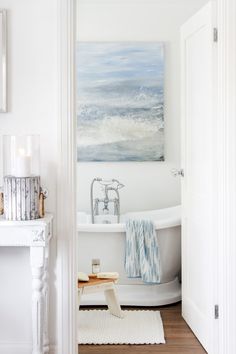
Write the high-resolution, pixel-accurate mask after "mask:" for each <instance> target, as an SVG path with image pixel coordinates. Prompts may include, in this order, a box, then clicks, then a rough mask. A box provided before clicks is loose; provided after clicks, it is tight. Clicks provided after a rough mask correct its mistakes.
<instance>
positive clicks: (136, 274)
mask: <svg viewBox="0 0 236 354" xmlns="http://www.w3.org/2000/svg"><path fill="white" fill-rule="evenodd" d="M125 271H126V274H127V276H128V277H129V278H141V279H142V280H143V281H144V282H145V283H154V284H157V283H160V257H159V249H158V241H157V235H156V231H155V227H154V224H153V222H152V221H150V220H131V219H130V220H128V221H127V222H126V245H125Z"/></svg>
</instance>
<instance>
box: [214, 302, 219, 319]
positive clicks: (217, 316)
mask: <svg viewBox="0 0 236 354" xmlns="http://www.w3.org/2000/svg"><path fill="white" fill-rule="evenodd" d="M214 312H215V319H216V320H217V319H218V318H219V305H215V311H214Z"/></svg>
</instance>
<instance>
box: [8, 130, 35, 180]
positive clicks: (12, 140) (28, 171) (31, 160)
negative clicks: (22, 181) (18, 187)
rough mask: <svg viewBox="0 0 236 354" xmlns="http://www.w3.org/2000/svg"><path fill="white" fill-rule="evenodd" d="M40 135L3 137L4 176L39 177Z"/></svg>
mask: <svg viewBox="0 0 236 354" xmlns="http://www.w3.org/2000/svg"><path fill="white" fill-rule="evenodd" d="M39 163H40V149H39V135H19V136H16V135H5V136H3V175H4V176H14V177H33V176H39Z"/></svg>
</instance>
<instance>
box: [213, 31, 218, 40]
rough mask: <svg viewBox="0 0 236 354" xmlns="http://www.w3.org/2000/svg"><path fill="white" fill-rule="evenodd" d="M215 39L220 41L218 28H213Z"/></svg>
mask: <svg viewBox="0 0 236 354" xmlns="http://www.w3.org/2000/svg"><path fill="white" fill-rule="evenodd" d="M213 41H214V42H218V28H216V27H215V28H213Z"/></svg>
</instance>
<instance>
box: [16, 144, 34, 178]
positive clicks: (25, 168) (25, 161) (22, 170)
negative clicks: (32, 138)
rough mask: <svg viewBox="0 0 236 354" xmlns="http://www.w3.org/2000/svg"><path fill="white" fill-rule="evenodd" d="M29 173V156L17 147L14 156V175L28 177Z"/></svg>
mask: <svg viewBox="0 0 236 354" xmlns="http://www.w3.org/2000/svg"><path fill="white" fill-rule="evenodd" d="M30 175H31V156H28V155H26V153H25V150H24V149H19V151H18V155H17V156H16V168H15V176H16V177H29V176H30Z"/></svg>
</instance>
